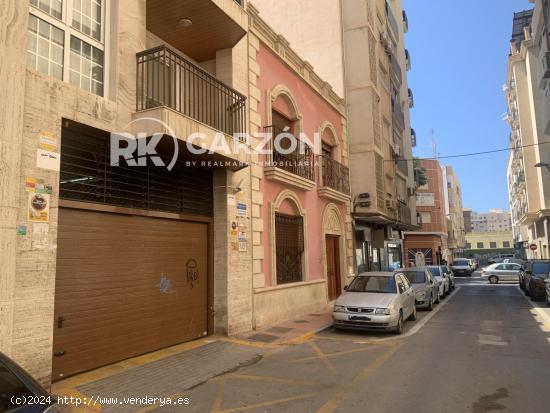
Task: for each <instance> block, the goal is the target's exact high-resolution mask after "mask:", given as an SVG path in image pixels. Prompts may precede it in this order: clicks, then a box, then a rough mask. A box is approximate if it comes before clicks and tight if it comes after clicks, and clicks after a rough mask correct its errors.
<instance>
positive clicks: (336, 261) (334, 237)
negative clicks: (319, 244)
mask: <svg viewBox="0 0 550 413" xmlns="http://www.w3.org/2000/svg"><path fill="white" fill-rule="evenodd" d="M329 239H331V240H333V241H332V245H334V269H335V271H336V274H335V276H334V282H335V283H336V286H335V287H336V297H335V298H334V300H336V299H337V298H338V296H339V295H340V293H341V292H342V271H341V268H340V267H341V265H340V263H341V260H340V257H341V255H342V254H341V249H340V239H341V236H340V235H332V234H325V254H326V253H327V252H328V248H327V247H328V245H329V244H328V242H327V241H328V240H329ZM325 266H326V275H327V297H328V300H329V302H331V301H334V300H333V299H331V297H330V292H329V286H330V281H329V271H328V256H327V255H325Z"/></svg>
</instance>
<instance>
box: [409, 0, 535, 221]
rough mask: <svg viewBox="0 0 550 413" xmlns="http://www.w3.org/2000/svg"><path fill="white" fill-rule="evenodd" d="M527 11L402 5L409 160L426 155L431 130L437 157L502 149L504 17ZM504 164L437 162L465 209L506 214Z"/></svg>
mask: <svg viewBox="0 0 550 413" xmlns="http://www.w3.org/2000/svg"><path fill="white" fill-rule="evenodd" d="M531 6H532V4H530V3H529V1H528V0H481V1H480V0H461V1H454V0H440V1H437V0H404V7H405V9H406V11H407V15H408V18H409V32H408V33H407V34H406V44H407V48H408V49H409V51H410V53H411V60H412V70H411V71H410V72H409V77H408V79H409V87H411V89H412V90H413V93H414V99H415V108H414V109H413V110H412V111H411V123H412V127H413V128H414V129H415V130H416V134H417V138H418V146H417V147H416V148H415V149H414V154H415V155H416V156H420V157H432V156H433V149H432V147H431V146H430V145H431V139H432V138H431V130H432V129H433V130H434V135H435V138H436V141H437V145H438V146H437V149H438V153H439V155H440V156H446V155H454V154H461V153H470V152H481V151H486V150H493V149H502V148H506V147H507V145H508V136H509V134H510V129H509V127H508V125H507V124H506V123H505V122H503V121H502V120H501V115H502V114H503V113H504V112H506V103H505V101H504V94H503V91H502V85H503V84H504V83H505V79H506V67H507V66H506V65H507V57H508V51H509V41H510V37H511V34H512V17H513V12H515V11H521V10H524V9H529V8H531ZM507 157H508V154H507V153H506V152H504V153H497V154H490V155H483V156H475V157H469V158H459V159H448V160H442V162H444V163H445V164H447V165H451V166H453V167H454V168H455V170H456V172H457V174H458V177H459V179H460V181H461V183H462V190H463V203H464V206H465V207H469V208H473V209H474V210H478V211H486V210H489V209H490V208H502V209H505V210H508V209H509V205H508V195H507V188H506V186H507V184H506V162H507Z"/></svg>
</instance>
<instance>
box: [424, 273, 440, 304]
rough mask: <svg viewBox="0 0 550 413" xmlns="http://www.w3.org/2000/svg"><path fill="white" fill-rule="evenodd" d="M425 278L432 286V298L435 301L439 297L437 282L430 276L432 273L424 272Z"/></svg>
mask: <svg viewBox="0 0 550 413" xmlns="http://www.w3.org/2000/svg"><path fill="white" fill-rule="evenodd" d="M426 277H429V280H430V285H431V286H432V289H431V291H432V294H433V297H434V300H437V297H438V296H439V285H437V280H436V279H435V277H434V276H433V275H432V273H431V272H430V271H428V270H426Z"/></svg>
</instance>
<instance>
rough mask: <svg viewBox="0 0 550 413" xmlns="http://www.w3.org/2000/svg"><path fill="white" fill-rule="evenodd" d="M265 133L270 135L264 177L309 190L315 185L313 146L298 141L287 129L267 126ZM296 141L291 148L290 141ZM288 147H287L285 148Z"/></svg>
mask: <svg viewBox="0 0 550 413" xmlns="http://www.w3.org/2000/svg"><path fill="white" fill-rule="evenodd" d="M265 133H267V134H268V135H269V137H270V139H269V143H268V145H267V150H268V155H267V163H266V168H265V170H264V174H265V177H266V179H271V180H273V181H278V182H281V183H283V184H287V185H292V186H294V187H296V188H298V189H303V190H305V191H309V190H311V189H313V187H314V186H315V170H314V165H315V156H314V152H313V148H311V147H310V146H309V145H307V144H306V143H305V142H302V141H300V140H299V139H298V138H297V137H296V136H294V135H292V133H290V132H288V131H283V130H281V129H279V128H277V127H276V126H268V127H266V128H265ZM291 141H294V142H298V144H296V145H294V146H295V147H294V148H292V146H291V145H292V142H291ZM285 148H288V149H285Z"/></svg>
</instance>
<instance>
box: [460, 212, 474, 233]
mask: <svg viewBox="0 0 550 413" xmlns="http://www.w3.org/2000/svg"><path fill="white" fill-rule="evenodd" d="M473 212H474V211H473V210H472V209H470V208H464V209H463V210H462V217H463V219H464V230H465V231H466V232H472V231H473V230H474V227H473V225H472V214H473Z"/></svg>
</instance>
